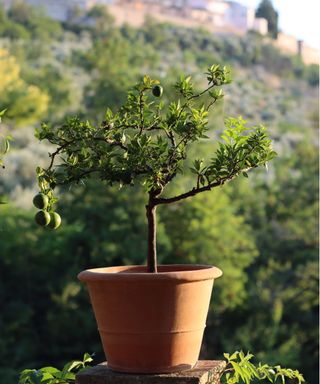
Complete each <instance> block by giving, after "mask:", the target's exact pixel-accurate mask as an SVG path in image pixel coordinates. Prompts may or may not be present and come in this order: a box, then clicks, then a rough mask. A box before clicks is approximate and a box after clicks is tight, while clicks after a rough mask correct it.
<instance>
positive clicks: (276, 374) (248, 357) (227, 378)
mask: <svg viewBox="0 0 320 384" xmlns="http://www.w3.org/2000/svg"><path fill="white" fill-rule="evenodd" d="M223 356H224V357H225V359H226V360H227V365H226V368H225V370H224V372H223V373H222V376H221V382H222V384H237V383H244V384H250V383H254V382H257V381H264V382H266V381H268V382H270V383H278V382H279V383H282V384H285V383H286V379H289V380H290V382H292V381H293V380H294V382H296V383H299V384H300V383H303V382H304V381H305V380H304V378H303V376H302V374H301V373H300V372H299V371H297V370H292V369H290V368H282V367H281V366H280V365H276V366H270V365H268V364H262V363H259V364H257V365H255V364H253V363H252V358H253V357H254V356H253V355H252V354H251V353H249V352H248V353H247V354H244V353H243V352H242V351H240V352H238V351H236V352H234V353H233V354H232V355H230V354H229V353H224V355H223Z"/></svg>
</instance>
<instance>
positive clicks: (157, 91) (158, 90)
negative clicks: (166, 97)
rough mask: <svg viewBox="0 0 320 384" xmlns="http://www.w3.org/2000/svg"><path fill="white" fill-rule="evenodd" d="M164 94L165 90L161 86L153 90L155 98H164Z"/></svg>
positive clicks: (156, 86)
mask: <svg viewBox="0 0 320 384" xmlns="http://www.w3.org/2000/svg"><path fill="white" fill-rule="evenodd" d="M162 93H163V88H162V87H161V85H155V86H154V87H153V88H152V94H153V96H155V97H161V96H162Z"/></svg>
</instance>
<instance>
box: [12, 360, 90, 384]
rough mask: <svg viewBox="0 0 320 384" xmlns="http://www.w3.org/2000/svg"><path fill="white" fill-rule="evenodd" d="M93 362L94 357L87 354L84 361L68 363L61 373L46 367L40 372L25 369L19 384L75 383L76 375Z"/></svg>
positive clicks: (39, 370)
mask: <svg viewBox="0 0 320 384" xmlns="http://www.w3.org/2000/svg"><path fill="white" fill-rule="evenodd" d="M92 361H93V359H92V357H91V356H90V355H89V354H88V353H85V354H84V356H83V359H82V361H80V360H79V361H78V360H74V361H71V362H70V363H67V364H66V365H65V366H64V367H63V368H62V370H61V371H60V370H59V369H57V368H54V367H44V368H40V369H38V370H36V369H25V370H23V371H22V372H21V373H20V377H19V384H68V383H74V382H75V378H76V373H77V372H81V371H82V370H83V369H84V368H86V366H87V365H88V364H89V363H91V362H92Z"/></svg>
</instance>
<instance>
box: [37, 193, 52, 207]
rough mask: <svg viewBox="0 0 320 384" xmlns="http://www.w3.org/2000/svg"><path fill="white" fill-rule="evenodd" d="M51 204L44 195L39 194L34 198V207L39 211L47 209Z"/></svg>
mask: <svg viewBox="0 0 320 384" xmlns="http://www.w3.org/2000/svg"><path fill="white" fill-rule="evenodd" d="M48 204H49V198H48V196H47V195H45V194H44V193H38V194H37V195H36V196H35V197H34V198H33V205H34V206H35V207H36V208H39V209H46V208H47V206H48Z"/></svg>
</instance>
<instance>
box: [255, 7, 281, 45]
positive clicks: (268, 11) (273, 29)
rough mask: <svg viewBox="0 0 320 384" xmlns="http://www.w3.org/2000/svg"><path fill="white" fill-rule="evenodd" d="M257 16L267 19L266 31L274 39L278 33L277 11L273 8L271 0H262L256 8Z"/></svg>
mask: <svg viewBox="0 0 320 384" xmlns="http://www.w3.org/2000/svg"><path fill="white" fill-rule="evenodd" d="M256 16H257V17H264V18H265V19H267V21H268V31H269V33H270V34H271V36H272V37H273V38H274V39H276V38H277V35H278V12H277V11H276V10H275V9H274V8H273V5H272V2H271V0H262V1H261V3H260V4H259V6H258V8H257V10H256Z"/></svg>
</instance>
